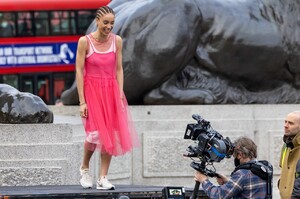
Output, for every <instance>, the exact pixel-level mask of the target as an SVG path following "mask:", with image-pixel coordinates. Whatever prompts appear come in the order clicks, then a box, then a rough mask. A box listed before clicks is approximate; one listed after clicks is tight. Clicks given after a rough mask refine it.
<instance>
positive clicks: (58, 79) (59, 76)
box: [53, 72, 75, 103]
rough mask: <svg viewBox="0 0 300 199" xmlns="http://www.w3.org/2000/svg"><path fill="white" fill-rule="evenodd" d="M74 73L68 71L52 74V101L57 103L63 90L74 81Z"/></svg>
mask: <svg viewBox="0 0 300 199" xmlns="http://www.w3.org/2000/svg"><path fill="white" fill-rule="evenodd" d="M74 78H75V75H74V73H73V72H70V73H55V74H54V75H53V83H54V101H55V102H56V103H57V102H59V101H60V98H61V94H62V93H63V91H65V90H67V89H69V88H70V87H71V86H72V84H73V82H74Z"/></svg>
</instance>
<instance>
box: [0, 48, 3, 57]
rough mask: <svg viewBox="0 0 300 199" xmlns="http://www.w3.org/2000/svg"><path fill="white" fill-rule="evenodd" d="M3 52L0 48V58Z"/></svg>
mask: <svg viewBox="0 0 300 199" xmlns="http://www.w3.org/2000/svg"><path fill="white" fill-rule="evenodd" d="M3 52H4V50H3V48H0V56H3V54H4V53H3Z"/></svg>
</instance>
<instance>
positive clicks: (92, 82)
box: [76, 6, 139, 189]
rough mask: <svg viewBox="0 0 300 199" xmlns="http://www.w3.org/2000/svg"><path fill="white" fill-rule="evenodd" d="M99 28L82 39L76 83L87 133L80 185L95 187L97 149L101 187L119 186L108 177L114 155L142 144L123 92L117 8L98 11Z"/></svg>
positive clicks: (101, 8)
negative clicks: (115, 29)
mask: <svg viewBox="0 0 300 199" xmlns="http://www.w3.org/2000/svg"><path fill="white" fill-rule="evenodd" d="M95 20H96V24H97V30H96V31H95V32H92V33H90V34H88V35H86V36H83V37H81V38H80V39H79V41H78V48H77V57H76V82H77V89H78V95H79V101H80V104H79V105H80V116H81V117H82V121H83V125H84V128H85V132H86V139H85V144H84V157H83V162H82V164H81V167H80V174H81V179H80V184H81V185H82V187H84V188H91V187H92V185H93V182H92V177H91V176H90V175H89V162H90V159H91V157H92V155H93V153H94V151H95V150H99V151H100V154H101V157H100V160H101V164H100V171H99V178H98V180H97V189H115V187H114V185H112V184H111V183H110V182H109V181H108V179H107V177H106V176H107V173H108V169H109V165H110V162H111V158H112V156H118V155H123V154H125V153H126V152H129V151H131V149H132V148H133V147H135V146H138V145H139V142H138V138H137V135H136V132H135V129H134V127H133V124H132V121H131V118H130V114H129V110H128V104H127V100H126V98H125V95H124V92H123V67H122V38H121V37H120V36H118V35H115V34H113V33H112V32H111V31H112V28H113V25H114V21H115V15H114V11H113V10H112V9H111V8H110V7H108V6H103V7H100V8H99V9H98V10H97V13H96V19H95Z"/></svg>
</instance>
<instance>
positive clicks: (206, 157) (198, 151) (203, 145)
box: [184, 114, 234, 199]
mask: <svg viewBox="0 0 300 199" xmlns="http://www.w3.org/2000/svg"><path fill="white" fill-rule="evenodd" d="M192 117H193V119H195V120H196V121H197V123H196V124H188V125H187V127H186V131H185V134H184V139H191V140H196V141H198V145H197V146H189V147H188V149H187V151H188V154H184V156H185V157H191V158H193V157H197V158H199V159H200V162H195V161H193V162H192V163H191V167H192V168H193V169H195V170H197V171H199V172H201V173H203V174H205V175H207V176H209V177H216V176H218V174H217V173H216V172H215V171H212V170H210V169H207V168H206V165H207V164H208V163H210V164H211V165H212V164H213V162H220V161H221V160H223V159H224V158H225V157H226V158H230V157H231V155H232V154H233V150H234V146H233V144H232V143H231V141H230V139H229V138H228V137H226V138H223V136H222V135H221V134H220V133H218V132H217V131H215V130H214V129H213V128H212V127H211V125H210V122H209V121H206V120H204V119H203V118H201V116H200V115H197V114H193V116H192ZM199 186H200V183H199V182H198V181H196V183H195V187H194V191H193V195H192V196H191V199H196V197H197V193H198V190H199Z"/></svg>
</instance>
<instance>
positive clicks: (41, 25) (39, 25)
mask: <svg viewBox="0 0 300 199" xmlns="http://www.w3.org/2000/svg"><path fill="white" fill-rule="evenodd" d="M34 19H35V24H34V25H35V31H36V32H35V33H36V35H37V36H46V35H49V23H48V20H49V15H48V12H43V11H41V12H34Z"/></svg>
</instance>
